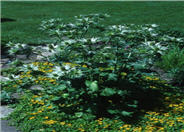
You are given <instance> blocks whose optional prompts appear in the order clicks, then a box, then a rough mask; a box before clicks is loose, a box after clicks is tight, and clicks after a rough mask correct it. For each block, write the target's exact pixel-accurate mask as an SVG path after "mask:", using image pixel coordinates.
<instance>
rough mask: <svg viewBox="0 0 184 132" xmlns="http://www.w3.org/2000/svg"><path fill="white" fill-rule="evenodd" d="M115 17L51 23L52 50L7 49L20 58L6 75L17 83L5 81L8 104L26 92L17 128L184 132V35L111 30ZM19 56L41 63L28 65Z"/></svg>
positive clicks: (46, 24) (144, 28) (15, 116)
mask: <svg viewBox="0 0 184 132" xmlns="http://www.w3.org/2000/svg"><path fill="white" fill-rule="evenodd" d="M107 17H109V15H107V14H105V15H104V14H90V15H80V16H76V17H75V21H74V22H73V23H64V22H63V21H62V19H59V18H57V19H50V20H46V21H43V22H42V24H41V27H40V29H41V30H42V31H44V32H47V33H48V35H49V37H50V38H51V40H52V41H53V40H54V41H53V42H52V43H51V44H48V47H39V48H38V47H34V46H31V45H26V44H21V43H13V42H9V43H8V44H7V46H8V47H9V49H8V53H9V56H10V57H11V60H12V61H11V62H10V63H9V64H8V65H9V66H10V67H9V68H7V69H3V70H2V75H3V76H6V77H8V78H9V80H7V81H3V82H1V85H2V93H3V94H2V96H1V101H2V102H3V103H9V104H12V103H14V100H13V94H15V93H18V94H19V96H20V98H19V99H17V102H16V104H13V105H12V107H14V108H15V110H14V112H12V113H11V114H10V116H9V117H8V119H10V120H11V121H12V124H13V125H15V126H16V127H17V128H19V129H20V130H21V131H23V132H29V131H35V132H37V131H44V132H47V131H48V132H61V131H69V132H70V131H71V132H80V131H86V132H93V131H99V132H104V131H110V132H111V131H112V132H116V131H127V132H128V131H130V132H132V131H135V132H139V131H140V132H141V131H146V132H150V131H155V132H156V131H178V132H182V131H183V128H184V122H183V121H184V113H183V110H184V107H183V106H184V98H183V96H182V95H183V89H184V84H183V82H184V80H183V79H184V71H183V69H184V58H183V56H184V50H183V49H182V48H183V46H184V36H180V37H176V36H174V35H175V34H173V33H170V32H163V31H162V30H161V29H160V27H159V26H158V25H156V24H145V25H134V24H124V25H109V26H105V25H103V24H102V23H101V22H100V21H101V20H104V19H108V18H107ZM43 49H44V51H43ZM43 52H45V53H44V54H43ZM18 55H26V57H28V58H29V57H30V56H31V55H35V56H39V58H41V59H39V60H38V59H36V60H35V61H33V62H27V63H25V62H24V61H21V60H20V59H21V58H20V56H19V59H17V56H18ZM36 58H37V57H36ZM163 74H164V75H163Z"/></svg>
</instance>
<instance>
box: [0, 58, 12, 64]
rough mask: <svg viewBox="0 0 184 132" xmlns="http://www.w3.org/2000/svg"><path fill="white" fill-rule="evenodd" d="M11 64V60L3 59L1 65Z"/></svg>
mask: <svg viewBox="0 0 184 132" xmlns="http://www.w3.org/2000/svg"><path fill="white" fill-rule="evenodd" d="M9 62H10V59H9V58H4V59H1V64H6V63H9Z"/></svg>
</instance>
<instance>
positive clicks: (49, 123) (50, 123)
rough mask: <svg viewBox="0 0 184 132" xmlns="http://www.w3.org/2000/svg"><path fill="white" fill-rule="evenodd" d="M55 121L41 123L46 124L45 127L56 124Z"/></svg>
mask: <svg viewBox="0 0 184 132" xmlns="http://www.w3.org/2000/svg"><path fill="white" fill-rule="evenodd" d="M56 122H57V121H54V120H49V121H44V122H43V123H44V124H47V125H52V124H54V123H56Z"/></svg>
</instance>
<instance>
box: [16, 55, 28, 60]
mask: <svg viewBox="0 0 184 132" xmlns="http://www.w3.org/2000/svg"><path fill="white" fill-rule="evenodd" d="M16 58H17V59H19V60H26V59H27V55H16Z"/></svg>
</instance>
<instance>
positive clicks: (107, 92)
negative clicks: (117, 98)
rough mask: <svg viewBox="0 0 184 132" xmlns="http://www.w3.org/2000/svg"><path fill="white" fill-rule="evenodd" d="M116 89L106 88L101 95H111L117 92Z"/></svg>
mask: <svg viewBox="0 0 184 132" xmlns="http://www.w3.org/2000/svg"><path fill="white" fill-rule="evenodd" d="M115 93H116V91H115V90H114V89H112V88H105V89H104V90H103V91H102V92H101V95H102V96H111V95H113V94H115Z"/></svg>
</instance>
